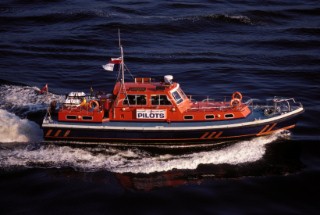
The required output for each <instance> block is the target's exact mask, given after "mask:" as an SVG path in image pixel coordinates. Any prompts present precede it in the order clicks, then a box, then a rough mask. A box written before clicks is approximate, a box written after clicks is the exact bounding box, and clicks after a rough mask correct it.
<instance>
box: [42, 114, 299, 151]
mask: <svg viewBox="0 0 320 215" xmlns="http://www.w3.org/2000/svg"><path fill="white" fill-rule="evenodd" d="M295 123H296V119H295V118H291V119H289V120H285V121H278V122H271V123H268V124H262V125H255V126H246V127H240V128H223V129H216V130H212V129H210V130H208V129H203V130H188V131H176V130H171V131H168V130H167V131H146V130H108V129H79V128H55V127H45V128H43V130H44V139H45V141H46V142H53V141H54V142H61V143H64V144H66V143H69V144H70V145H72V144H78V143H82V144H95V143H97V144H107V145H115V146H117V145H123V146H131V145H135V146H153V145H158V146H161V145H162V146H168V147H175V146H187V145H195V146H201V145H207V144H208V145H219V144H223V143H225V142H230V141H234V140H240V139H248V138H252V137H257V136H264V135H269V134H272V133H274V132H276V131H279V130H289V129H292V128H294V127H295Z"/></svg>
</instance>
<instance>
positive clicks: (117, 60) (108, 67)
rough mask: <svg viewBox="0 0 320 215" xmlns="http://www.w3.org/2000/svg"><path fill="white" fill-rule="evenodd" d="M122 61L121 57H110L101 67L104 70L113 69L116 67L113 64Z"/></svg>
mask: <svg viewBox="0 0 320 215" xmlns="http://www.w3.org/2000/svg"><path fill="white" fill-rule="evenodd" d="M121 62H122V59H121V57H118V58H111V61H109V63H107V64H105V65H102V68H103V69H104V70H106V71H111V72H113V71H115V70H116V67H115V65H119V64H120V63H121Z"/></svg>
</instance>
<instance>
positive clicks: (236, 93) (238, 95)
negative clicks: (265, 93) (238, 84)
mask: <svg viewBox="0 0 320 215" xmlns="http://www.w3.org/2000/svg"><path fill="white" fill-rule="evenodd" d="M232 99H239V100H240V101H241V100H242V94H241V93H240V92H234V93H233V94H232Z"/></svg>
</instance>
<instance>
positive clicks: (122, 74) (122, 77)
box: [118, 29, 124, 86]
mask: <svg viewBox="0 0 320 215" xmlns="http://www.w3.org/2000/svg"><path fill="white" fill-rule="evenodd" d="M118 37H119V48H120V52H121V68H120V70H121V85H123V86H124V57H123V48H122V45H121V38H120V29H118Z"/></svg>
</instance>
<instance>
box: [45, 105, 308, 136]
mask: <svg viewBox="0 0 320 215" xmlns="http://www.w3.org/2000/svg"><path fill="white" fill-rule="evenodd" d="M303 111H304V110H303V108H302V107H300V108H298V109H296V110H294V111H291V112H289V113H285V114H282V115H280V116H276V117H272V118H269V119H263V120H255V121H250V122H244V123H234V124H229V125H212V126H196V127H164V126H154V127H120V126H108V125H67V124H58V123H49V122H46V120H44V121H43V124H42V127H44V128H68V129H73V128H74V129H89V130H90V129H91V130H123V131H125V130H129V131H130V130H135V131H136V130H139V131H181V130H183V131H186V130H188V131H192V130H205V129H226V128H238V127H244V126H257V125H261V124H266V123H273V122H274V121H277V120H280V119H283V118H287V117H290V116H294V115H296V114H298V113H301V112H303ZM268 127H269V126H268ZM266 129H267V128H265V129H263V131H261V133H263V132H264V131H265V130H266ZM269 129H270V128H269ZM207 135H209V134H207ZM207 135H205V136H207ZM205 136H204V137H203V138H205Z"/></svg>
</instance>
